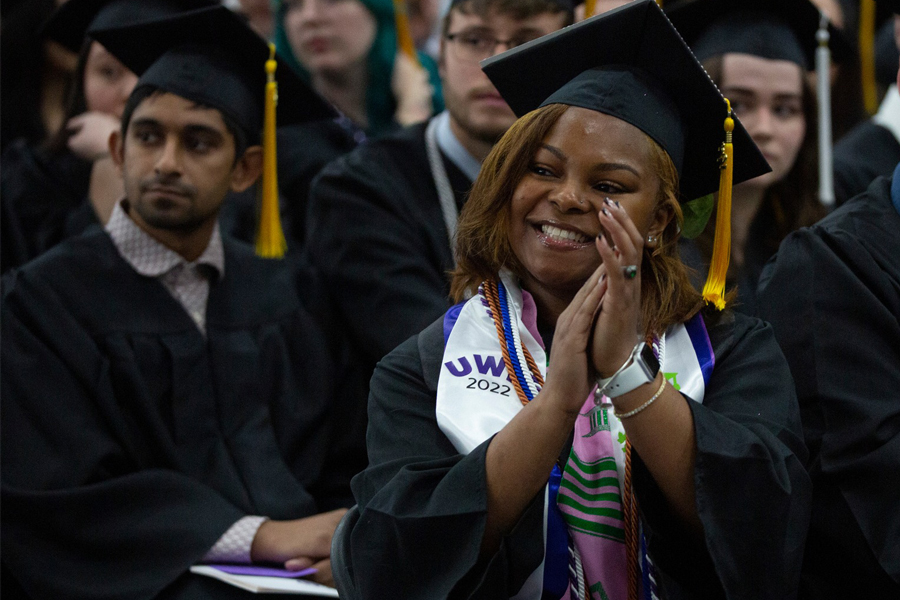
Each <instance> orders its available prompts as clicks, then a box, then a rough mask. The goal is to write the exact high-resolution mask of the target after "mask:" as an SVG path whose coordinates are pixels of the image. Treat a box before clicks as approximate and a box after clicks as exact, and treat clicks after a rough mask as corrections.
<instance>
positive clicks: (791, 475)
mask: <svg viewBox="0 0 900 600" xmlns="http://www.w3.org/2000/svg"><path fill="white" fill-rule="evenodd" d="M705 316H706V317H707V318H706V323H707V328H708V331H709V335H710V340H711V342H712V345H713V350H714V353H715V359H716V363H715V368H714V369H713V372H712V375H711V377H710V380H709V382H708V385H707V387H706V392H705V396H704V399H703V402H702V404H701V403H697V402H694V401H687V400H686V401H687V402H688V406H689V407H690V409H691V413H692V415H693V421H694V429H695V434H696V445H697V458H696V470H695V475H694V484H695V486H696V502H697V512H698V514H699V516H700V520H701V522H702V524H703V541H702V544H698V543H697V541H696V540H695V539H693V538H692V536H691V535H690V534H689V533H687V532H686V531H684V529H683V528H682V527H680V526H679V524H678V521H677V519H676V518H675V516H674V514H672V513H671V511H670V510H669V509H668V507H667V506H666V504H665V502H664V500H663V498H662V495H661V492H660V491H659V490H658V488H657V487H656V484H655V483H654V482H653V480H652V478H651V477H650V475H649V473H648V472H647V471H646V468H645V467H644V466H643V464H642V463H640V461H636V462H637V464H638V468H637V470H636V472H637V474H636V477H635V485H636V490H637V494H638V500H639V502H640V503H641V512H642V517H643V519H644V524H645V528H646V531H647V532H648V534H647V537H648V546H649V549H650V554H651V556H652V557H653V558H654V560H655V563H656V565H657V567H658V568H659V572H660V577H661V579H662V580H663V587H664V589H666V593H667V594H668V597H669V598H716V597H721V598H729V599H737V598H745V599H747V600H751V599H759V598H772V599H775V598H792V597H795V596H796V593H797V585H798V573H799V569H800V563H801V560H802V555H803V541H804V538H805V536H806V531H807V526H808V523H809V499H810V482H809V477H808V475H807V473H806V470H805V460H806V456H807V452H806V448H805V446H804V444H803V438H802V434H801V428H800V418H799V411H798V407H797V401H796V396H795V394H794V390H793V388H792V385H791V376H790V372H789V370H788V366H787V364H786V362H785V359H784V356H783V355H782V353H781V351H780V350H779V348H778V345H777V343H776V341H775V336H774V333H773V331H772V328H771V327H770V326H769V325H767V324H765V323H763V322H761V321H759V320H757V319H754V318H751V317H745V316H743V315H741V314H738V313H731V312H726V313H724V314H716V313H714V312H712V311H708V312H706V313H705Z"/></svg>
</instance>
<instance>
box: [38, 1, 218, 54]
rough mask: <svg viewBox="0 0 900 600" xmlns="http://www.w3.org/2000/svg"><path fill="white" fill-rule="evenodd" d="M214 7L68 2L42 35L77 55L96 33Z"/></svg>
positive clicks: (193, 3) (175, 3) (189, 3)
mask: <svg viewBox="0 0 900 600" xmlns="http://www.w3.org/2000/svg"><path fill="white" fill-rule="evenodd" d="M217 4H219V2H218V0H68V1H67V2H65V3H64V4H62V5H61V6H60V7H59V8H58V9H56V10H55V11H54V12H53V14H52V15H51V16H50V18H49V19H48V20H47V22H46V23H45V24H44V29H43V35H44V36H46V37H48V38H50V39H51V40H54V41H56V42H59V43H60V44H62V45H63V46H65V47H66V48H68V49H69V50H72V51H73V52H78V51H79V50H80V49H81V46H82V44H83V43H84V38H85V36H89V35H91V34H92V33H93V31H94V30H96V29H109V28H112V27H121V26H124V25H133V24H135V23H141V22H144V21H152V20H155V19H160V18H164V17H167V16H169V15H173V14H176V13H179V12H184V11H187V10H193V9H197V8H204V7H208V6H215V5H217Z"/></svg>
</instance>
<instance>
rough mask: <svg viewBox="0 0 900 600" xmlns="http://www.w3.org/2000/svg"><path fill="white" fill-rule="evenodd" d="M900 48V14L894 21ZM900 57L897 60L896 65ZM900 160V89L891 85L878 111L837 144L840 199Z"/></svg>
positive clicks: (836, 176)
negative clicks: (899, 91)
mask: <svg viewBox="0 0 900 600" xmlns="http://www.w3.org/2000/svg"><path fill="white" fill-rule="evenodd" d="M892 25H893V33H894V40H895V43H896V47H897V48H898V49H900V17H894V20H893V22H892ZM896 65H897V60H896V59H895V60H894V66H895V67H896ZM898 162H900V93H898V92H897V84H896V83H894V84H892V85H891V86H890V87H888V90H887V93H886V94H885V95H884V99H883V100H882V101H881V106H880V107H879V108H878V113H877V114H876V115H875V116H874V117H872V118H871V119H869V120H868V121H864V122H863V123H860V124H859V125H857V126H856V127H855V128H853V130H852V131H851V132H850V133H848V134H847V135H846V136H844V137H843V138H842V139H841V140H840V141H838V143H837V144H836V145H835V147H834V192H835V197H836V198H837V201H838V203H839V204H840V203H842V202H846V201H847V200H849V199H850V198H852V197H854V196H856V195H857V194H861V193H863V192H864V191H866V188H868V187H869V184H870V183H872V181H873V180H874V179H875V178H876V177H878V176H885V177H886V176H889V175H890V174H891V173H893V171H894V167H896V166H897V163H898Z"/></svg>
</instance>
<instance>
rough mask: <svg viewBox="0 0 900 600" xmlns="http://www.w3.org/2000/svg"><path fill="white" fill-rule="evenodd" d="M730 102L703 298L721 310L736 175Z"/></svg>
mask: <svg viewBox="0 0 900 600" xmlns="http://www.w3.org/2000/svg"><path fill="white" fill-rule="evenodd" d="M725 104H727V105H728V116H727V117H725V143H724V144H722V154H721V156H720V157H719V171H720V173H719V204H718V208H717V209H716V210H717V214H716V233H715V239H714V241H713V253H712V261H711V262H710V265H709V274H708V275H707V277H706V285H704V286H703V299H704V300H706V302H707V303H710V302H711V303H713V304H715V306H716V308H717V309H718V310H722V309H724V308H725V277H726V276H727V275H728V261H729V259H730V258H731V183H732V180H733V177H734V147H733V145H732V143H731V132H732V131H734V119H732V113H731V102H729V101H728V99H727V98H726V99H725Z"/></svg>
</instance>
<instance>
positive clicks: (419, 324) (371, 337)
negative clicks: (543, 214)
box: [308, 0, 573, 372]
mask: <svg viewBox="0 0 900 600" xmlns="http://www.w3.org/2000/svg"><path fill="white" fill-rule="evenodd" d="M572 18H573V13H572V6H571V2H569V0H454V2H452V3H451V5H450V9H449V12H448V13H447V15H446V17H445V19H444V23H443V33H442V36H441V51H440V60H439V69H440V74H441V82H442V85H443V92H444V100H445V102H446V104H447V110H446V111H445V112H442V113H441V114H439V115H437V116H435V117H434V118H432V119H431V120H430V121H428V122H426V123H423V124H421V125H416V126H412V127H409V128H407V129H405V130H403V131H401V132H400V133H398V134H395V135H393V136H390V137H387V138H384V139H380V140H374V141H369V142H367V143H366V144H365V145H363V146H362V147H360V148H359V149H357V150H356V151H354V152H352V153H351V154H349V155H347V156H345V157H342V158H341V159H339V160H337V161H335V162H334V163H332V164H331V165H329V166H328V167H326V168H325V169H324V170H323V171H322V173H321V174H320V176H319V177H318V178H317V180H316V182H315V183H314V185H313V190H312V194H311V197H310V212H309V220H310V223H309V229H308V236H309V252H310V255H311V260H312V262H313V264H314V265H315V266H316V267H317V268H319V269H320V270H321V272H322V274H323V276H324V278H325V281H326V285H327V287H328V289H329V291H330V294H331V296H332V297H333V299H334V301H335V303H336V304H337V307H338V310H339V312H340V314H341V315H342V316H343V319H344V320H345V322H346V326H347V329H348V332H349V335H350V337H351V339H352V340H353V341H354V344H355V346H356V347H357V349H358V350H359V353H360V358H361V363H363V368H364V369H365V370H366V372H371V370H372V369H373V368H374V366H375V363H376V362H378V360H379V359H380V358H381V357H382V356H384V355H385V354H386V353H387V352H389V351H390V350H391V349H393V348H394V347H395V346H396V345H397V344H399V343H400V342H402V341H403V340H405V339H406V338H408V337H409V336H410V335H412V334H414V333H417V332H418V331H419V330H421V329H422V328H423V327H424V326H426V325H427V324H428V323H430V322H431V321H432V320H433V319H434V318H435V317H437V316H438V315H440V314H441V313H442V312H443V311H444V310H445V309H446V308H447V306H448V295H449V282H448V278H447V272H448V271H449V270H451V269H452V268H453V267H454V260H453V251H452V246H453V237H454V232H455V229H456V220H457V215H458V213H459V210H460V209H461V208H462V206H463V203H464V202H465V198H466V194H467V192H468V190H469V188H470V187H471V185H472V181H474V179H475V177H476V176H477V175H478V170H479V168H480V167H481V162H482V160H484V158H485V156H487V154H488V152H489V151H490V150H491V148H492V147H493V144H494V142H495V141H496V140H497V139H499V138H500V136H502V135H503V133H504V132H505V131H506V130H507V129H508V128H509V126H510V125H512V123H513V121H515V115H514V114H513V113H512V111H511V110H510V109H509V106H507V105H506V102H505V101H504V100H503V98H501V97H500V96H499V94H497V91H496V90H495V89H494V87H493V85H491V83H490V81H488V79H487V77H485V75H484V73H482V71H481V68H480V67H479V64H478V63H479V61H480V60H482V59H484V58H487V57H488V56H491V55H493V54H497V53H499V52H501V51H503V50H506V49H508V48H510V47H513V46H516V45H518V44H522V43H524V42H526V41H529V40H532V39H535V38H538V37H540V36H542V35H544V34H547V33H550V32H552V31H555V30H557V29H559V28H560V27H562V26H564V25H567V24H569V23H571V22H572Z"/></svg>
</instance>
